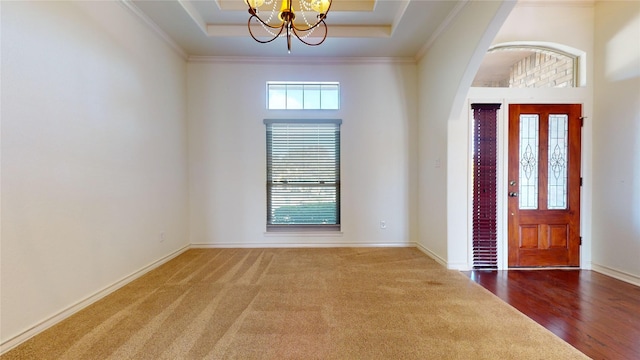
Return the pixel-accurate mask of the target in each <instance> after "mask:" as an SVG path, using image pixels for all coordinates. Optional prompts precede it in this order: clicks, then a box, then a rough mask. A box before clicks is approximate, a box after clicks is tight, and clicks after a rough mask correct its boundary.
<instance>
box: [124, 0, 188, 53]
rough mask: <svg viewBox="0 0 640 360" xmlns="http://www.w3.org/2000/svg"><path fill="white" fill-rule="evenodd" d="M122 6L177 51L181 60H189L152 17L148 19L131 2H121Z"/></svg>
mask: <svg viewBox="0 0 640 360" xmlns="http://www.w3.org/2000/svg"><path fill="white" fill-rule="evenodd" d="M120 4H122V5H123V6H124V7H125V8H127V9H128V10H129V11H131V13H132V14H133V15H135V16H137V17H138V18H139V19H140V20H142V22H143V23H144V24H145V25H146V26H148V27H149V29H151V31H153V32H154V33H155V34H156V35H157V36H158V37H159V38H160V39H161V40H162V41H164V42H165V43H166V44H167V45H169V47H170V48H171V49H172V50H173V51H175V52H176V53H177V54H178V55H179V56H180V57H181V58H183V59H184V60H188V59H189V55H188V54H187V53H186V52H185V51H184V49H182V47H181V46H180V45H178V43H176V42H175V41H173V39H172V38H171V37H169V35H167V33H165V32H164V31H163V30H162V29H160V27H159V26H158V24H156V23H155V22H154V21H153V20H151V18H150V17H148V16H147V15H146V14H145V13H143V12H142V10H140V8H138V7H137V6H136V5H135V4H134V3H133V2H132V1H131V0H120Z"/></svg>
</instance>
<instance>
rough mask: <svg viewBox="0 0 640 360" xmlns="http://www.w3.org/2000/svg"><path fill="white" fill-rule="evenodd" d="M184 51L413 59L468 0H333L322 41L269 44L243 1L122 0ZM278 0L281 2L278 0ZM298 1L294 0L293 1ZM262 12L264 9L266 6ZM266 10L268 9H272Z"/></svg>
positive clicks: (208, 53) (277, 41)
mask: <svg viewBox="0 0 640 360" xmlns="http://www.w3.org/2000/svg"><path fill="white" fill-rule="evenodd" d="M123 1H124V2H125V4H127V5H128V6H129V7H131V8H133V9H134V10H135V11H136V12H138V14H141V15H142V16H143V17H145V18H147V21H148V22H150V23H151V24H152V26H155V27H157V28H159V29H160V30H162V32H164V33H165V34H166V35H167V36H168V37H169V38H170V39H171V40H172V41H173V42H174V43H175V44H176V45H177V46H178V47H179V48H180V49H181V50H182V51H183V52H184V53H186V55H188V56H190V57H200V56H203V57H204V56H242V57H280V56H287V57H323V58H326V57H393V58H405V57H406V58H415V57H416V56H419V55H420V54H421V53H422V52H424V51H425V49H426V47H427V46H428V45H429V44H430V43H432V42H433V40H434V39H435V38H436V37H437V36H438V34H439V32H440V31H441V30H442V29H443V28H444V27H445V26H446V24H447V23H448V22H449V21H451V19H452V18H453V17H455V14H456V13H457V11H458V10H459V9H460V7H461V5H463V4H464V3H466V2H467V0H443V1H435V0H333V3H332V5H331V10H330V11H329V12H328V13H327V19H326V23H327V25H328V36H327V39H326V40H325V42H324V43H323V44H322V45H320V46H315V47H314V46H307V45H305V44H303V43H301V42H300V41H298V40H297V39H293V40H292V45H291V53H290V54H288V53H287V44H286V40H285V39H276V40H275V41H273V42H271V43H268V44H260V43H258V42H256V41H254V40H253V39H252V38H251V37H250V35H249V32H248V29H247V21H248V19H249V13H248V11H247V10H248V8H247V5H246V4H245V2H244V1H243V0H123ZM276 1H278V3H279V2H280V1H279V0H276ZM296 3H297V0H295V1H294V3H293V4H294V6H295V5H296ZM263 13H264V11H263ZM267 13H270V11H268V12H267Z"/></svg>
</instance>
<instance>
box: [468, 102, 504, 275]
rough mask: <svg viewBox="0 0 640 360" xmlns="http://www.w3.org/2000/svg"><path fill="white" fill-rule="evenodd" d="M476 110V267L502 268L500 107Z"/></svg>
mask: <svg viewBox="0 0 640 360" xmlns="http://www.w3.org/2000/svg"><path fill="white" fill-rule="evenodd" d="M471 108H472V109H473V120H474V121H473V123H474V126H473V131H474V135H473V147H474V148H473V150H474V151H473V154H474V155H473V267H474V268H475V269H492V268H493V269H495V268H497V267H498V241H497V230H498V228H497V216H498V211H497V210H498V206H497V178H498V176H497V165H498V159H497V158H498V144H497V139H498V110H499V109H500V104H472V105H471Z"/></svg>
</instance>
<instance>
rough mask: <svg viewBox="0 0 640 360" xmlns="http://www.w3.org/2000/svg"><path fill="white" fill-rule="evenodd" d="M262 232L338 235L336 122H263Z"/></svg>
mask: <svg viewBox="0 0 640 360" xmlns="http://www.w3.org/2000/svg"><path fill="white" fill-rule="evenodd" d="M264 123H265V125H266V128H267V231H281V230H284V231H286V230H309V229H310V230H340V124H341V123H342V121H341V120H265V121H264Z"/></svg>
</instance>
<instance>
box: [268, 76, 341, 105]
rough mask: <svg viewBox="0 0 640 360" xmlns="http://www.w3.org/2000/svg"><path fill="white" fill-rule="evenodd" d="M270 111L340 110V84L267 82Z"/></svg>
mask: <svg viewBox="0 0 640 360" xmlns="http://www.w3.org/2000/svg"><path fill="white" fill-rule="evenodd" d="M267 108H268V109H269V110H338V109H340V83H338V82H282V81H268V82H267Z"/></svg>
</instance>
